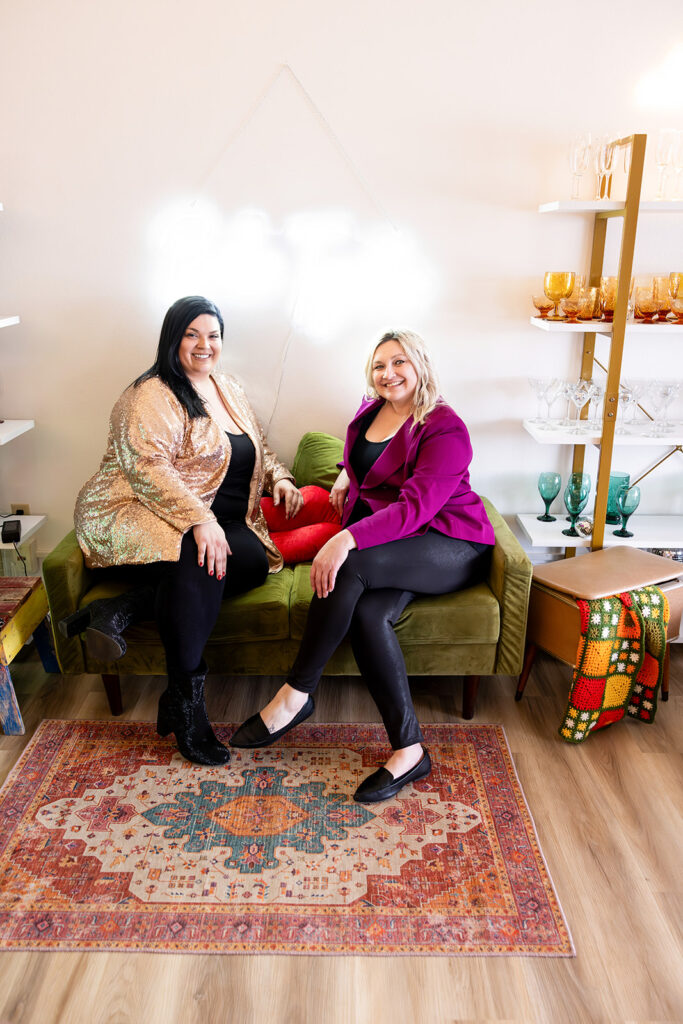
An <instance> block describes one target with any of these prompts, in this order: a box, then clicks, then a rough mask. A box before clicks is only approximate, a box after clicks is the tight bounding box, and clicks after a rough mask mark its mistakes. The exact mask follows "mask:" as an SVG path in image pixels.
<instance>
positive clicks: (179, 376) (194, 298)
mask: <svg viewBox="0 0 683 1024" xmlns="http://www.w3.org/2000/svg"><path fill="white" fill-rule="evenodd" d="M203 313H208V314H209V316H215V317H216V319H217V320H218V323H219V324H220V328H221V339H222V338H223V317H222V316H221V311H220V309H219V308H218V306H217V305H216V304H215V303H214V302H211V301H210V300H209V299H205V298H204V296H203V295H186V296H185V298H184V299H178V300H177V302H174V303H173V305H172V306H171V308H170V309H169V310H168V312H167V313H166V316H165V317H164V322H163V324H162V325H161V334H160V335H159V345H158V348H157V354H156V358H155V360H154V363H153V364H152V365H151V366H150V368H149V370H145V372H144V373H142V374H140V376H139V377H138V378H137V380H135V381H133V387H137V386H138V384H142V382H143V380H149V378H150V377H160V378H161V380H163V382H164V384H167V385H168V386H169V388H170V389H171V391H172V392H173V394H174V395H175V396H176V398H177V399H178V401H179V402H180V403H181V405H182V406H183V408H184V409H185V410H186V411H187V414H188V416H189V417H190V419H191V420H194V419H198V418H199V417H200V416H208V413H207V411H206V409H205V408H204V403H203V401H202V400H201V398H200V397H199V395H198V394H197V392H196V391H195V389H194V388H193V387H192V383H191V381H189V380H188V379H187V377H186V376H185V371H184V370H183V368H182V366H181V365H180V359H179V358H178V349H179V348H180V343H181V341H182V340H183V338H184V336H185V331H186V330H187V327H188V324H191V323H192V321H193V320H196V318H197V317H198V316H201V315H202V314H203Z"/></svg>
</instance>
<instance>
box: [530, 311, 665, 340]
mask: <svg viewBox="0 0 683 1024" xmlns="http://www.w3.org/2000/svg"><path fill="white" fill-rule="evenodd" d="M529 323H530V324H531V325H532V326H533V327H538V328H539V330H541V331H549V332H550V333H551V334H605V335H607V336H609V335H610V334H611V333H612V327H613V325H612V324H607V323H605V322H604V320H581V321H579V322H577V323H575V324H572V323H569V322H568V321H567V320H548V319H543V317H540V316H532V317H529ZM626 330H627V331H628V333H629V334H635V335H639V334H649V335H655V334H656V335H658V336H659V337H660V338H665V337H666V336H667V335H670V334H683V324H677V323H672V322H671V321H670V320H667V321H665V322H664V323H661V324H660V323H657V322H655V323H653V324H643V323H639V322H638V321H637V320H627V321H626Z"/></svg>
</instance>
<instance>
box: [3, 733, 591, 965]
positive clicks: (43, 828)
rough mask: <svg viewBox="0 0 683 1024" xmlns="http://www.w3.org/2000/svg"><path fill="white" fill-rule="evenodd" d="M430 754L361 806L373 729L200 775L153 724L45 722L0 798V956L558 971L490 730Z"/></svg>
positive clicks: (449, 738)
mask: <svg viewBox="0 0 683 1024" xmlns="http://www.w3.org/2000/svg"><path fill="white" fill-rule="evenodd" d="M232 728H233V727H232V726H221V727H218V729H217V732H218V734H219V736H221V738H223V739H227V737H228V736H229V735H230V733H231V732H232ZM425 737H426V742H427V744H428V746H429V749H430V752H431V756H432V761H433V762H434V770H433V772H432V774H431V775H430V776H429V778H427V779H423V780H422V781H420V782H418V783H416V784H415V785H413V786H408V787H406V789H404V790H403V791H402V792H401V793H400V794H399V795H398V796H397V797H396V798H394V799H393V800H390V801H388V802H386V803H383V804H375V805H371V806H367V805H366V806H362V805H360V804H356V803H354V802H353V799H352V794H353V792H354V790H355V789H356V787H357V785H358V784H359V782H360V781H361V779H363V778H364V777H365V776H366V775H367V774H368V773H369V772H371V771H372V770H374V768H376V767H377V766H378V765H380V764H382V763H383V762H384V760H386V757H387V756H388V753H389V751H388V749H387V746H386V735H385V734H384V731H383V730H382V729H381V728H380V727H379V726H372V725H311V724H309V723H307V724H304V725H302V726H300V727H299V728H298V729H297V730H296V731H295V732H294V733H292V734H290V735H289V736H287V737H286V738H285V742H284V743H283V744H282V745H280V746H276V747H271V748H268V749H266V750H263V751H235V752H234V753H233V757H232V761H231V762H230V764H229V765H228V766H226V767H221V768H203V767H199V766H196V765H191V764H189V763H188V762H187V761H184V760H183V759H182V758H181V757H180V755H179V754H178V752H177V750H176V749H175V748H174V745H173V743H172V742H169V741H167V740H161V739H160V738H159V737H158V736H157V734H156V731H155V729H154V725H153V724H152V723H150V722H112V721H108V722H81V721H72V722H61V721H46V722H43V723H42V724H41V726H40V728H39V729H38V730H37V732H36V734H35V736H34V737H33V739H32V741H31V743H30V744H29V746H28V747H27V749H26V750H25V752H24V754H23V756H22V758H21V760H20V761H19V763H18V764H17V766H16V767H15V768H14V769H13V771H12V773H11V774H10V776H9V778H8V780H7V782H6V784H5V786H4V787H3V789H2V791H1V792H0V949H14V950H17V949H23V950H26V949H32V950H48V949H50V950H55V949H57V950H67V949H68V950H74V949H77V950H86V949H93V950H95V949H102V950H117V949H118V950H140V951H143V950H144V951H172V952H178V951H185V952H194V953H270V954H272V953H307V954H312V953H321V954H322V953H326V954H384V955H386V954H397V955H398V954H413V955H428V954H444V955H457V954H522V955H536V956H571V955H572V953H573V950H572V944H571V939H570V936H569V932H568V929H567V925H566V923H565V921H564V918H563V916H562V912H561V910H560V907H559V905H558V901H557V898H556V896H555V892H554V890H553V886H552V883H551V881H550V878H549V875H548V871H547V869H546V866H545V863H544V860H543V857H542V854H541V851H540V849H539V846H538V840H537V838H536V834H535V831H534V827H533V823H532V820H531V817H530V815H529V811H528V809H527V806H526V803H525V800H524V796H523V794H522V791H521V788H520V785H519V782H518V780H517V776H516V773H515V770H514V766H513V764H512V760H511V757H510V753H509V751H508V748H507V743H506V740H505V735H504V733H503V730H502V728H500V727H499V726H491V725H433V726H426V727H425Z"/></svg>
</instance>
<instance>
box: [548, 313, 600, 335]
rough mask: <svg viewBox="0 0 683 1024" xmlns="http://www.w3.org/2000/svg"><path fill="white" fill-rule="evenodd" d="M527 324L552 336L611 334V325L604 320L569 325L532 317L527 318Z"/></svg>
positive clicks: (565, 322)
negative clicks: (548, 332)
mask: <svg viewBox="0 0 683 1024" xmlns="http://www.w3.org/2000/svg"><path fill="white" fill-rule="evenodd" d="M529 323H530V324H531V325H532V326H533V327H538V328H539V329H540V330H541V331H550V332H551V333H553V334H586V333H588V332H590V333H593V332H595V333H596V334H611V333H612V325H611V324H606V323H605V322H604V320H581V321H580V322H578V323H575V324H570V323H568V322H567V321H566V320H548V319H544V318H543V317H540V316H532V317H529Z"/></svg>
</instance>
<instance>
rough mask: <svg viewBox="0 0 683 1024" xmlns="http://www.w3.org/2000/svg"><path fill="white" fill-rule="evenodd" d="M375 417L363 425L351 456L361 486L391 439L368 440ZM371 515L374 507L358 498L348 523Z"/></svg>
mask: <svg viewBox="0 0 683 1024" xmlns="http://www.w3.org/2000/svg"><path fill="white" fill-rule="evenodd" d="M375 415H376V413H375ZM374 418H375V417H374V416H373V417H372V418H371V419H369V420H368V421H367V422H366V423H365V424H364V425H363V429H362V430H361V432H360V434H359V435H358V437H357V438H356V441H355V444H354V446H353V448H352V449H351V454H350V456H349V462H350V463H351V469H352V470H353V472H354V474H355V477H356V480H357V481H358V485H359V486H360V485H361V484H362V483H363V481H364V480H365V477H366V476H367V475H368V473H369V472H370V470H371V468H372V467H373V466H374V464H375V463H376V462H377V459H378V458H379V457H380V455H381V454H382V452H383V451H384V449H385V448H386V446H387V445H388V444H389V442H390V441H391V438H390V437H388V438H387V439H386V441H368V439H367V438H366V436H365V434H366V432H367V431H368V430H369V428H370V424H371V423H372V421H373V420H374ZM370 515H372V509H371V508H370V506H369V505H366V503H365V502H364V501H361V499H360V498H358V500H357V501H356V504H355V505H354V507H353V511H352V513H351V518H350V519H349V521H348V523H347V524H346V525H347V526H350V525H351V524H352V523H357V522H358V520H359V519H365V517H366V516H370Z"/></svg>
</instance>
